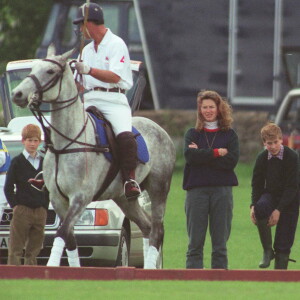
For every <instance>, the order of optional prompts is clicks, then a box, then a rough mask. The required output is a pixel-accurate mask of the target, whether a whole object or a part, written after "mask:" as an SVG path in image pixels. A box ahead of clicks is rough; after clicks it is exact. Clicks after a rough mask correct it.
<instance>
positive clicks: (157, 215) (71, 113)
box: [12, 46, 176, 269]
mask: <svg viewBox="0 0 300 300" xmlns="http://www.w3.org/2000/svg"><path fill="white" fill-rule="evenodd" d="M72 52H73V51H72V50H71V51H68V52H66V53H64V54H63V55H57V56H56V55H55V49H54V47H52V46H50V47H49V49H48V53H47V57H46V59H43V60H37V61H36V62H35V63H34V65H33V67H32V71H31V73H30V74H29V76H28V77H27V78H25V79H24V80H23V81H22V82H21V83H20V84H19V85H18V86H17V87H16V88H15V89H14V90H13V93H12V97H13V101H14V102H15V103H16V104H17V105H19V106H20V107H26V106H27V105H28V104H29V105H30V104H31V105H32V104H36V103H38V102H49V103H50V104H51V124H50V126H51V128H52V130H51V141H52V144H53V149H52V151H51V149H48V151H47V152H46V155H45V159H44V165H43V176H44V180H45V184H46V187H47V189H48V190H49V193H50V201H51V203H52V205H53V207H54V209H55V212H56V213H57V214H58V216H59V217H60V219H61V220H62V225H61V227H60V228H59V229H58V231H57V234H56V237H55V239H54V242H53V247H52V250H51V255H50V258H49V260H48V264H47V265H48V266H59V265H60V260H61V256H62V252H63V249H64V247H66V250H67V254H68V261H69V265H70V266H80V261H79V257H78V249H77V244H76V239H75V236H74V233H73V227H74V224H75V223H76V221H77V220H78V219H79V217H80V215H81V214H82V212H83V211H84V209H85V208H86V206H87V205H88V204H89V203H90V202H91V201H92V200H93V198H94V197H95V195H96V194H97V192H98V191H99V188H100V187H101V186H102V183H103V181H104V180H105V177H106V174H107V172H108V170H109V167H110V162H108V161H107V159H106V158H105V157H104V155H103V154H100V155H99V153H95V152H93V151H81V150H79V151H77V149H80V148H83V147H85V146H83V145H95V144H96V140H95V134H94V127H93V121H92V120H91V118H89V117H88V114H87V113H86V112H85V110H84V108H83V104H82V101H80V97H79V95H78V91H77V88H76V84H75V81H74V77H73V73H72V70H71V68H70V66H69V64H68V63H67V60H68V58H69V57H70V55H72ZM133 126H134V127H136V128H137V129H138V131H139V132H140V133H141V134H142V136H143V137H144V139H145V142H146V144H147V147H148V151H149V155H150V160H149V162H148V163H146V164H139V165H138V167H137V169H136V178H137V181H138V183H139V184H140V185H141V186H142V188H143V189H144V190H146V191H147V193H148V195H149V198H150V200H151V216H149V215H148V214H147V213H146V212H145V211H144V210H143V209H142V208H141V206H140V205H139V202H138V201H128V200H127V199H126V198H125V196H124V191H123V185H122V180H121V175H120V173H118V174H117V176H116V177H115V179H114V180H113V181H112V182H111V184H110V185H109V186H108V188H107V189H106V190H105V191H104V192H103V193H102V195H101V196H100V197H99V198H98V199H97V200H104V199H113V200H114V201H115V202H116V203H117V205H118V206H119V207H120V208H121V209H122V211H123V212H124V214H125V215H126V217H127V218H129V219H130V220H132V221H133V222H135V223H136V224H137V226H138V227H139V228H140V230H141V231H142V234H143V241H144V243H143V245H144V268H146V269H155V268H156V263H157V259H158V255H159V253H158V250H159V249H160V247H161V245H162V242H163V237H164V227H163V219H164V214H165V209H166V200H167V195H168V192H169V190H170V184H171V178H172V173H173V168H174V165H175V159H176V153H175V148H174V144H173V142H172V140H171V139H170V137H169V135H168V134H167V133H166V131H165V130H163V129H162V128H161V127H160V126H158V125H157V124H156V123H154V122H153V121H151V120H149V119H147V118H143V117H134V118H133ZM63 150H65V152H63ZM58 153H59V154H58Z"/></svg>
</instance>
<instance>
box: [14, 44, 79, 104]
mask: <svg viewBox="0 0 300 300" xmlns="http://www.w3.org/2000/svg"><path fill="white" fill-rule="evenodd" d="M73 51H74V50H70V51H68V52H66V53H64V54H63V55H58V56H55V48H54V46H53V45H50V46H49V48H48V53H47V57H46V58H45V59H43V60H37V61H35V62H34V64H33V67H32V70H31V73H30V74H29V75H28V76H27V77H26V78H25V79H24V80H23V81H22V82H21V83H20V84H19V85H18V86H17V87H16V88H14V90H13V91H12V99H13V101H14V102H15V103H16V104H17V105H18V106H20V107H25V106H27V105H28V104H29V103H38V102H41V101H42V100H46V101H47V100H48V101H49V100H55V99H57V98H58V95H59V92H60V90H59V89H60V84H58V83H61V80H62V76H63V73H64V71H65V68H66V65H67V59H68V58H69V57H70V56H71V55H72V54H73Z"/></svg>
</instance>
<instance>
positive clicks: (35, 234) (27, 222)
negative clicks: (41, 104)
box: [4, 124, 49, 265]
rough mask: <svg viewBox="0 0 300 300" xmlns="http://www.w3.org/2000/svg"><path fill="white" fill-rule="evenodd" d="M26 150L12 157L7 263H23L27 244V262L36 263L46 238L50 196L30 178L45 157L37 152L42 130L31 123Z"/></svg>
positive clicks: (26, 133)
mask: <svg viewBox="0 0 300 300" xmlns="http://www.w3.org/2000/svg"><path fill="white" fill-rule="evenodd" d="M22 143H23V145H24V150H23V152H22V153H21V154H19V155H18V156H16V157H15V158H14V159H13V160H12V161H11V165H10V168H9V170H8V173H7V176H6V182H5V186H4V191H5V195H6V198H7V201H8V203H9V205H10V206H11V207H12V209H13V219H12V221H11V224H10V236H9V249H8V264H9V265H20V264H21V258H22V256H23V249H24V248H25V254H24V264H25V265H36V264H37V260H36V257H37V255H38V254H39V252H40V250H41V248H42V245H43V240H44V229H45V224H46V219H47V210H48V205H49V197H48V195H47V192H46V191H45V192H39V191H37V190H36V189H35V188H33V187H32V186H31V185H30V183H29V182H28V180H29V179H31V178H34V177H35V176H36V175H37V174H38V173H39V172H41V171H42V163H43V158H42V157H41V156H40V154H39V153H38V152H37V149H38V147H39V145H40V143H41V130H40V128H39V127H38V126H37V125H34V124H29V125H27V126H25V127H24V128H23V130H22Z"/></svg>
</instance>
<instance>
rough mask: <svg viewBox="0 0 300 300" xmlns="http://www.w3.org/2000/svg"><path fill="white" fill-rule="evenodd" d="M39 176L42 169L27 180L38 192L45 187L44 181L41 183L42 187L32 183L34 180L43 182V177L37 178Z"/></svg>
mask: <svg viewBox="0 0 300 300" xmlns="http://www.w3.org/2000/svg"><path fill="white" fill-rule="evenodd" d="M40 176H43V171H41V172H39V173H37V174H36V176H35V177H34V178H33V179H32V178H30V179H28V182H29V183H30V185H31V186H32V187H33V188H35V189H36V190H38V191H39V192H43V191H44V187H45V183H44V184H43V186H42V188H38V187H37V186H36V185H34V182H35V181H37V182H43V181H44V180H43V178H42V179H38V178H39V177H40Z"/></svg>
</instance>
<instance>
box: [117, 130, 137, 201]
mask: <svg viewBox="0 0 300 300" xmlns="http://www.w3.org/2000/svg"><path fill="white" fill-rule="evenodd" d="M117 144H118V153H119V158H120V168H121V174H122V178H123V184H124V193H125V196H126V198H127V199H128V200H130V199H136V198H137V197H138V196H139V195H140V192H141V191H140V189H139V186H138V184H137V183H136V181H135V169H136V167H137V163H138V159H137V143H136V140H135V137H134V135H133V133H132V132H129V131H125V132H122V133H120V134H119V135H118V136H117Z"/></svg>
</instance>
